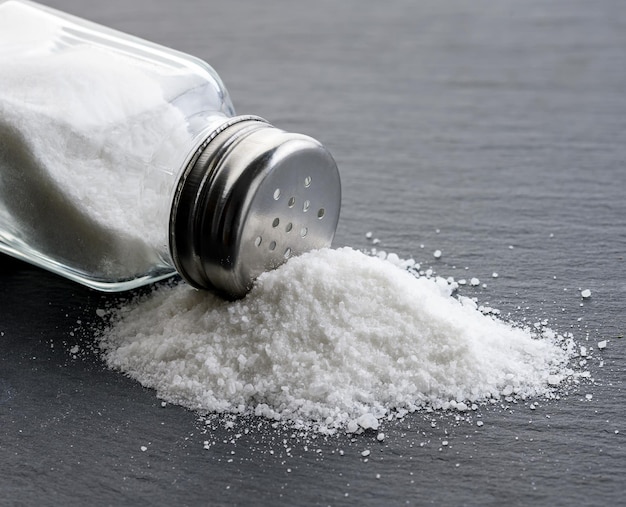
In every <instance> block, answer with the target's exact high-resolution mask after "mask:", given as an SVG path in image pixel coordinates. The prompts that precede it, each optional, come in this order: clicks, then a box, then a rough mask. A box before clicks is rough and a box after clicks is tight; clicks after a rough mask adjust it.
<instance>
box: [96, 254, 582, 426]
mask: <svg viewBox="0 0 626 507" xmlns="http://www.w3.org/2000/svg"><path fill="white" fill-rule="evenodd" d="M564 341H565V340H564V339H563V338H562V337H560V336H558V335H557V334H556V333H554V332H549V333H548V332H545V333H544V334H543V335H541V334H539V332H538V331H533V332H531V331H529V330H524V329H520V328H516V327H513V326H512V325H510V324H507V323H505V322H503V321H500V320H498V319H496V318H495V317H493V316H486V315H483V314H482V313H481V312H479V311H478V310H477V309H476V308H475V306H474V305H466V304H462V303H461V302H459V301H458V300H457V299H456V298H454V297H452V288H451V286H450V285H448V284H447V283H446V282H445V280H444V279H426V278H424V277H415V276H413V275H412V274H410V273H409V272H407V271H406V270H403V269H401V268H399V267H397V266H395V265H393V264H391V263H389V262H387V261H386V260H383V259H380V258H377V257H370V256H367V255H365V254H363V253H361V252H358V251H355V250H352V249H350V248H342V249H339V250H331V249H325V250H319V251H315V252H310V253H307V254H304V255H301V256H299V257H295V258H292V259H290V260H289V262H287V263H286V264H284V265H283V266H281V267H280V268H278V269H276V270H274V271H271V272H268V273H264V274H263V275H261V276H260V277H259V278H258V280H257V283H256V284H255V286H254V288H253V289H252V291H251V292H250V293H249V294H248V296H246V297H245V298H244V299H242V300H239V301H234V302H226V301H223V300H221V299H219V298H217V297H215V296H213V295H211V294H209V293H206V292H200V291H196V290H194V289H191V288H190V287H188V286H186V285H184V284H181V285H178V286H173V287H164V288H161V289H159V290H156V291H155V292H154V293H153V294H151V295H150V296H149V297H147V298H145V299H143V300H142V301H139V302H137V303H134V304H131V305H130V306H128V307H126V308H122V309H120V310H119V312H118V315H117V317H115V318H114V320H113V324H112V326H111V327H110V328H109V329H108V331H107V332H106V333H105V335H104V336H103V339H102V344H101V345H102V347H103V350H104V353H105V357H106V360H107V362H108V364H109V365H110V366H111V367H115V368H119V369H121V370H122V371H124V372H125V373H127V374H128V375H130V376H131V377H133V378H135V379H137V380H138V381H139V382H141V383H142V384H143V385H144V386H147V387H151V388H154V389H156V390H157V394H158V396H159V397H161V398H162V399H163V400H165V401H167V402H170V403H175V404H179V405H183V406H185V407H188V408H190V409H194V410H198V411H201V412H222V413H224V412H225V413H245V414H255V415H257V416H263V417H267V418H269V419H271V420H275V421H282V422H287V423H293V424H296V425H299V426H302V427H308V428H315V429H318V430H320V431H331V432H332V431H335V430H336V429H344V430H345V431H346V432H349V433H359V432H362V431H366V430H372V429H373V430H376V429H377V428H378V423H379V421H380V420H382V419H384V418H387V417H388V416H392V415H397V416H398V417H401V416H402V415H403V414H406V413H408V412H410V411H413V410H416V409H419V408H430V409H447V408H450V407H453V406H459V407H462V408H464V409H466V408H467V407H468V406H471V405H472V404H473V402H480V401H487V400H494V401H495V399H497V398H499V397H500V396H501V395H503V394H505V395H507V396H508V395H512V396H513V398H514V397H516V396H519V397H520V398H522V399H527V398H529V397H532V396H542V395H548V394H549V393H550V392H551V390H552V389H554V384H555V382H556V379H557V378H562V379H564V378H566V377H567V376H568V375H571V374H572V373H573V372H572V371H571V370H569V368H568V361H569V358H570V355H571V353H572V352H571V351H572V350H573V348H574V347H572V346H570V348H569V349H567V348H566V347H564V346H563V343H564ZM568 350H569V351H570V352H568ZM555 375H559V377H555ZM513 398H512V399H513ZM452 402H454V403H452Z"/></svg>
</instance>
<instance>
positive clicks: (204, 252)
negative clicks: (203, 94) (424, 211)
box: [170, 116, 341, 298]
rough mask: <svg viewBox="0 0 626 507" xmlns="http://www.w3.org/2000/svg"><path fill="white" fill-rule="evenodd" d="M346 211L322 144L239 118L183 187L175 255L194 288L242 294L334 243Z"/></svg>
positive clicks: (216, 135)
mask: <svg viewBox="0 0 626 507" xmlns="http://www.w3.org/2000/svg"><path fill="white" fill-rule="evenodd" d="M340 206H341V184H340V180H339V172H338V170H337V165H336V164H335V161H334V160H333V158H332V156H331V155H330V153H328V151H327V150H326V149H325V148H324V147H323V146H322V145H321V144H320V143H319V142H318V141H316V140H315V139H313V138H311V137H308V136H304V135H301V134H294V133H289V132H285V131H283V130H279V129H277V128H274V127H273V126H271V125H270V124H269V123H267V122H266V121H265V120H263V119H261V118H258V117H250V116H240V117H235V118H232V119H231V120H229V121H228V122H226V123H225V124H224V125H222V126H221V127H220V128H219V129H218V130H216V131H215V132H213V133H212V134H211V135H210V136H209V138H208V139H207V141H206V142H205V143H204V145H203V147H202V148H201V150H200V151H199V152H198V155H197V156H196V157H195V158H194V159H193V160H192V161H191V163H190V164H189V166H188V168H187V170H186V172H185V174H184V175H183V177H182V179H181V181H180V183H179V186H178V189H177V192H176V195H175V198H174V206H173V209H172V217H171V222H170V245H171V253H172V258H173V260H174V263H175V265H176V268H177V269H178V272H179V273H180V274H181V275H182V277H183V278H184V279H185V280H186V281H187V282H189V283H190V284H191V285H193V286H195V287H197V288H202V289H210V290H214V291H216V292H219V293H221V294H222V295H223V296H225V297H228V298H239V297H243V296H244V295H245V294H246V293H247V292H248V291H249V290H250V289H251V288H252V284H253V282H254V279H255V278H256V277H257V276H258V275H260V274H261V273H262V272H264V271H267V270H270V269H274V268H276V267H278V266H279V265H280V264H282V263H283V262H285V261H286V260H287V259H289V257H292V256H295V255H298V254H301V253H303V252H306V251H309V250H313V249H318V248H323V247H327V246H330V244H331V242H332V239H333V237H334V235H335V229H336V227H337V222H338V220H339V209H340Z"/></svg>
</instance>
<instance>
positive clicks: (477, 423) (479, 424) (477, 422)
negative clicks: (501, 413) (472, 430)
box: [476, 421, 484, 427]
mask: <svg viewBox="0 0 626 507" xmlns="http://www.w3.org/2000/svg"><path fill="white" fill-rule="evenodd" d="M483 424H484V423H483V422H482V421H476V426H478V427H480V426H482V425H483Z"/></svg>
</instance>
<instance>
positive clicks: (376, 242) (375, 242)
mask: <svg viewBox="0 0 626 507" xmlns="http://www.w3.org/2000/svg"><path fill="white" fill-rule="evenodd" d="M378 243H380V240H379V239H378V238H374V239H373V240H372V244H373V245H378Z"/></svg>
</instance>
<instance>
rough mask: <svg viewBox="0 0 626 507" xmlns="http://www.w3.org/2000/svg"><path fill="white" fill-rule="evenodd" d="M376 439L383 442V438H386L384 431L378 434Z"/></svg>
mask: <svg viewBox="0 0 626 507" xmlns="http://www.w3.org/2000/svg"><path fill="white" fill-rule="evenodd" d="M376 440H378V441H379V442H382V441H383V440H385V434H384V433H382V432H381V433H379V434H378V435H376Z"/></svg>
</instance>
